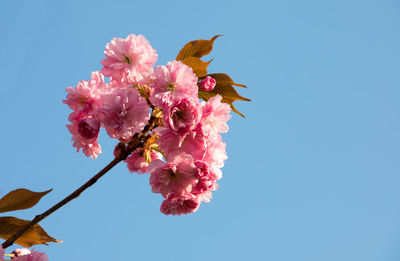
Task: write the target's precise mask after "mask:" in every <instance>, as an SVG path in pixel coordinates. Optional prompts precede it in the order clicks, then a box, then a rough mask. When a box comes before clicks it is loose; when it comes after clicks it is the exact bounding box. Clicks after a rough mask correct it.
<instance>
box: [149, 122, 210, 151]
mask: <svg viewBox="0 0 400 261" xmlns="http://www.w3.org/2000/svg"><path fill="white" fill-rule="evenodd" d="M200 125H201V124H199V125H198V126H197V127H196V129H194V130H193V131H192V132H189V133H187V134H186V135H185V137H184V138H182V137H180V136H178V135H177V134H175V133H174V132H173V131H171V130H170V129H168V128H165V127H158V128H156V129H154V132H155V133H158V134H159V135H160V137H159V139H158V144H159V146H160V148H161V150H162V151H163V152H164V154H165V155H166V157H167V159H171V158H173V157H175V156H177V155H180V154H182V153H186V154H190V155H191V156H192V157H193V158H194V159H202V158H203V157H204V155H205V153H206V152H207V140H206V137H205V136H204V133H203V130H202V128H201V126H200Z"/></svg>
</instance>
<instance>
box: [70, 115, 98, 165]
mask: <svg viewBox="0 0 400 261" xmlns="http://www.w3.org/2000/svg"><path fill="white" fill-rule="evenodd" d="M76 114H78V113H71V115H70V117H69V118H70V121H71V123H72V124H67V125H66V126H67V128H68V130H69V132H70V133H71V134H72V141H73V146H74V147H75V148H77V152H78V151H79V150H80V149H82V151H83V153H84V154H85V155H86V156H88V157H92V158H93V159H96V158H97V156H98V155H99V154H100V153H101V147H100V145H99V144H98V143H97V140H98V137H99V130H100V121H99V120H98V119H96V118H93V117H90V118H80V117H79V116H76Z"/></svg>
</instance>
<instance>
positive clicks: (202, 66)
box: [182, 57, 211, 77]
mask: <svg viewBox="0 0 400 261" xmlns="http://www.w3.org/2000/svg"><path fill="white" fill-rule="evenodd" d="M182 62H183V63H184V64H186V65H187V66H189V67H191V68H192V70H193V72H194V73H195V74H196V76H197V77H203V76H206V75H207V66H208V65H209V64H210V63H211V61H209V62H204V61H202V60H200V58H197V57H187V58H185V59H183V60H182Z"/></svg>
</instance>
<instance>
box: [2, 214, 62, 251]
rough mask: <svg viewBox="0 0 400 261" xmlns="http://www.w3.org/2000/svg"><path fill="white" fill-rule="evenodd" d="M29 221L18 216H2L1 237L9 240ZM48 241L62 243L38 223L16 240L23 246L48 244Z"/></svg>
mask: <svg viewBox="0 0 400 261" xmlns="http://www.w3.org/2000/svg"><path fill="white" fill-rule="evenodd" d="M29 223H30V221H28V220H23V219H19V218H16V217H0V238H2V239H5V240H7V239H8V238H10V237H11V236H13V235H14V234H15V233H17V232H18V231H19V230H20V229H21V228H23V227H25V226H26V225H27V224H29ZM48 242H57V243H61V242H62V241H59V240H57V239H55V238H53V237H51V236H49V235H48V234H47V233H46V231H45V230H44V229H43V228H42V227H41V226H40V225H38V224H35V225H34V226H33V227H31V228H30V229H28V230H27V231H26V232H25V233H24V234H23V235H22V236H21V237H19V238H18V239H17V240H16V241H15V243H17V244H18V245H21V246H23V247H31V246H33V245H39V244H45V245H47V243H48Z"/></svg>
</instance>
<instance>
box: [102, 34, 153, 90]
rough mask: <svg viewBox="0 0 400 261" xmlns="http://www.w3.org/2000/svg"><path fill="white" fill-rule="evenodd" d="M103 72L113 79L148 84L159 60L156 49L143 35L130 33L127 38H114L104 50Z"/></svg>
mask: <svg viewBox="0 0 400 261" xmlns="http://www.w3.org/2000/svg"><path fill="white" fill-rule="evenodd" d="M104 54H105V55H106V58H105V59H103V60H102V61H101V64H102V65H103V66H104V67H103V69H102V70H101V72H102V73H103V74H104V75H105V76H108V77H111V80H112V81H119V82H124V83H128V84H146V83H147V82H148V81H149V80H150V76H151V74H152V73H153V66H154V64H155V63H156V61H157V58H158V55H157V53H156V50H155V49H153V47H151V45H150V43H149V41H147V39H146V38H145V37H144V36H143V35H138V36H136V35H134V34H130V35H129V36H128V37H127V38H125V39H123V38H113V40H112V41H111V42H110V43H108V44H107V46H106V49H105V51H104Z"/></svg>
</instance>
